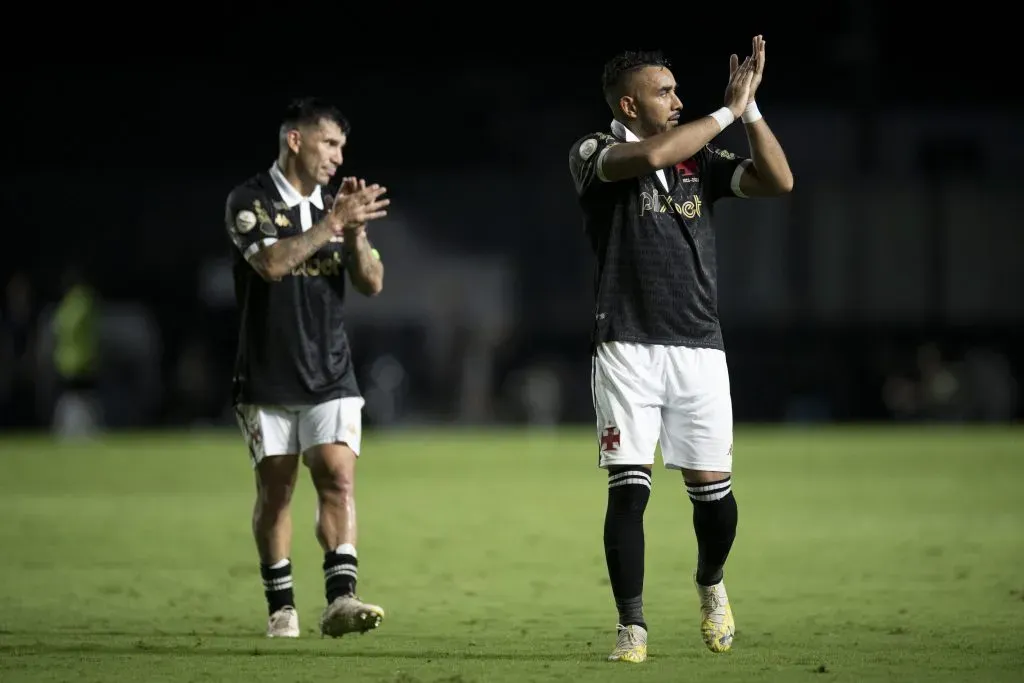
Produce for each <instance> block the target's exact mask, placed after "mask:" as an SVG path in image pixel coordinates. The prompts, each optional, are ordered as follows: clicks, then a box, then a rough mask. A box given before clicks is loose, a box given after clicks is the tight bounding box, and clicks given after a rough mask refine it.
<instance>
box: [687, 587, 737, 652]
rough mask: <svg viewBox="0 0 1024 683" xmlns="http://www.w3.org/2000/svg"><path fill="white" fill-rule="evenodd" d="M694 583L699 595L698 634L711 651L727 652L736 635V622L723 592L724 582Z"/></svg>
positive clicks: (727, 598)
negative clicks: (704, 584)
mask: <svg viewBox="0 0 1024 683" xmlns="http://www.w3.org/2000/svg"><path fill="white" fill-rule="evenodd" d="M694 584H696V586H697V595H698V596H700V635H701V637H703V638H704V644H705V645H707V647H708V649H709V650H711V651H712V652H728V651H729V649H730V648H731V647H732V640H733V637H734V636H735V635H736V622H735V620H734V619H733V617H732V607H731V606H730V605H729V596H728V595H726V593H725V582H724V581H719V582H718V583H716V584H715V585H713V586H702V585H700V584H699V583H697V582H696V581H694Z"/></svg>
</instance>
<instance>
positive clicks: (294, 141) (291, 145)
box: [285, 128, 302, 154]
mask: <svg viewBox="0 0 1024 683" xmlns="http://www.w3.org/2000/svg"><path fill="white" fill-rule="evenodd" d="M285 140H286V141H287V142H288V149H290V150H291V151H292V154H298V153H299V144H301V142H302V133H300V132H299V130H298V129H297V128H292V129H291V130H290V131H288V134H287V135H286V136H285Z"/></svg>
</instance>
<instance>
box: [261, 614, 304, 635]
mask: <svg viewBox="0 0 1024 683" xmlns="http://www.w3.org/2000/svg"><path fill="white" fill-rule="evenodd" d="M298 637H299V614H298V612H296V611H295V608H294V607H282V608H281V609H279V610H277V611H276V612H274V613H273V614H271V615H270V619H268V620H267V638H298Z"/></svg>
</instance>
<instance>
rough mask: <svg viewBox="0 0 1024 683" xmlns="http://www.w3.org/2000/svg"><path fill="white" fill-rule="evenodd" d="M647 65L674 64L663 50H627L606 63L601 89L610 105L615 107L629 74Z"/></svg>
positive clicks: (667, 65) (666, 65) (665, 65)
mask: <svg viewBox="0 0 1024 683" xmlns="http://www.w3.org/2000/svg"><path fill="white" fill-rule="evenodd" d="M645 66H664V67H666V68H667V67H669V66H672V64H671V62H669V60H668V58H666V57H665V55H663V54H662V53H661V50H625V51H623V52H620V53H619V54H617V55H615V56H614V57H612V58H611V59H609V60H608V61H607V62H606V63H605V65H604V73H603V74H602V75H601V89H602V90H603V91H604V97H605V99H606V100H608V105H609V106H612V107H614V102H615V100H617V99H618V98H619V97H620V96H621V95H622V89H623V87H624V86H625V85H626V79H627V78H628V77H629V75H630V74H632V73H633V72H635V71H638V70H639V69H642V68H644V67H645Z"/></svg>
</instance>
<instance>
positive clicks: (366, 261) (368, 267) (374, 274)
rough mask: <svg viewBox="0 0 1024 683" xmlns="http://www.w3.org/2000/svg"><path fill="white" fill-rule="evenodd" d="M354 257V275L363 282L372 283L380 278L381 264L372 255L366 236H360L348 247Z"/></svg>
mask: <svg viewBox="0 0 1024 683" xmlns="http://www.w3.org/2000/svg"><path fill="white" fill-rule="evenodd" d="M350 248H351V249H352V251H353V256H354V257H355V274H357V275H358V277H360V278H361V279H362V280H364V281H372V280H375V279H377V278H379V277H380V273H381V269H382V266H381V263H380V261H379V260H378V259H377V257H376V256H374V254H373V249H372V248H371V247H370V241H369V240H368V239H366V234H365V233H363V234H360V235H359V236H358V237H357V238H356V239H355V241H354V244H353V245H352V246H351V247H350Z"/></svg>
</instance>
